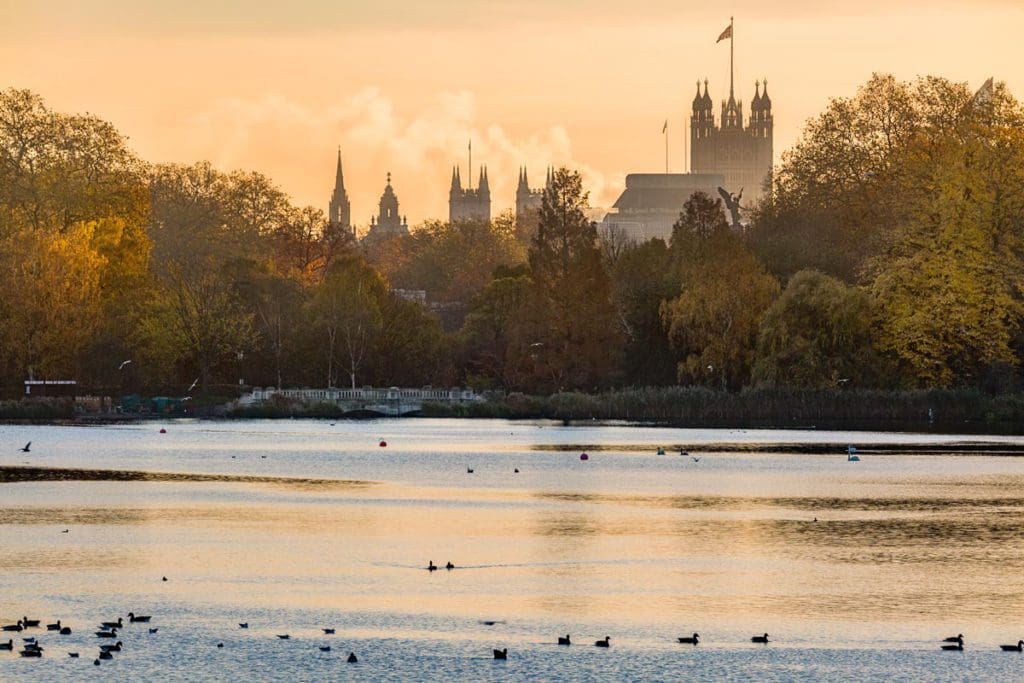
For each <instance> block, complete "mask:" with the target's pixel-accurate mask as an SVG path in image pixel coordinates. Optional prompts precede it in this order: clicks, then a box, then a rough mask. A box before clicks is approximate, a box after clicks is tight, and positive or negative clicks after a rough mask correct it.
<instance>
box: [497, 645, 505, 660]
mask: <svg viewBox="0 0 1024 683" xmlns="http://www.w3.org/2000/svg"><path fill="white" fill-rule="evenodd" d="M494 658H495V659H508V648H507V647H506V648H505V649H503V650H495V651H494Z"/></svg>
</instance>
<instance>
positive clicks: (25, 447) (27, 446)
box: [18, 441, 32, 453]
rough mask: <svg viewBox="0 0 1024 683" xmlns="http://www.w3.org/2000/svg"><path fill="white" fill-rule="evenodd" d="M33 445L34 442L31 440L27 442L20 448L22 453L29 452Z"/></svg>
mask: <svg viewBox="0 0 1024 683" xmlns="http://www.w3.org/2000/svg"><path fill="white" fill-rule="evenodd" d="M31 445H32V442H31V441H29V442H28V443H27V444H25V445H24V446H23V447H22V448H19V449H18V450H20V451H21V452H22V453H28V452H29V447H30V446H31Z"/></svg>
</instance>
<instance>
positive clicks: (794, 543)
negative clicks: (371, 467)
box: [0, 468, 1024, 632]
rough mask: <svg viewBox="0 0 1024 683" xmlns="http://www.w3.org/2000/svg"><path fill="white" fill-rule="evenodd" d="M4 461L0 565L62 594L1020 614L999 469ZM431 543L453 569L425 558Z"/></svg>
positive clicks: (905, 618) (808, 614)
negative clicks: (520, 484)
mask: <svg viewBox="0 0 1024 683" xmlns="http://www.w3.org/2000/svg"><path fill="white" fill-rule="evenodd" d="M12 470H19V472H17V473H15V474H11V471H12ZM2 473H6V474H5V475H4V476H7V477H9V478H8V479H7V480H6V481H18V482H19V483H18V484H5V485H4V486H5V487H13V486H17V487H32V486H36V487H39V488H37V489H35V490H36V491H38V492H39V495H38V496H32V495H28V494H24V495H22V497H20V498H18V499H17V502H14V503H11V502H8V503H6V504H5V506H4V507H0V545H2V546H3V547H4V548H5V552H4V553H3V554H0V571H3V572H24V571H27V570H30V571H32V572H35V573H37V574H44V575H45V576H46V580H45V583H46V585H47V591H49V592H51V593H61V594H68V595H72V596H74V595H78V594H93V593H102V592H104V591H109V592H111V594H128V595H147V596H151V597H153V596H155V597H157V598H159V599H161V600H167V599H176V600H182V601H189V600H197V599H201V600H202V601H203V602H204V603H208V604H223V605H225V607H226V608H230V609H232V610H236V611H241V612H244V611H245V610H246V609H255V608H256V607H260V608H267V607H271V606H280V607H282V608H283V607H302V606H305V607H309V608H321V609H328V608H330V609H338V610H365V611H374V612H395V613H422V614H435V615H436V614H444V615H455V616H460V617H465V618H479V617H481V616H489V617H500V618H507V619H518V620H526V619H538V620H547V621H557V622H561V621H571V620H573V619H589V620H595V621H607V622H616V621H626V622H637V623H639V622H643V623H663V624H665V625H666V626H667V625H672V626H673V627H674V626H675V625H677V624H699V623H707V621H708V620H709V619H711V618H712V617H713V618H714V619H715V620H718V621H720V622H721V623H730V624H732V623H735V624H743V625H746V624H748V623H749V622H750V621H751V620H752V619H756V620H758V621H759V623H765V624H779V623H785V624H787V625H788V628H790V629H799V628H801V626H800V624H802V623H804V622H807V623H812V622H815V621H816V620H833V621H835V620H838V621H846V622H850V623H851V624H854V625H853V626H851V629H853V630H855V631H856V630H857V629H858V628H860V629H864V631H865V632H866V631H867V630H868V629H869V628H873V627H874V624H876V623H877V622H879V621H886V620H891V621H895V622H901V623H913V622H924V623H943V622H944V621H945V620H947V619H948V618H949V616H950V614H951V613H952V612H955V614H956V615H957V618H958V619H960V620H964V621H971V620H975V621H977V622H978V623H984V624H1001V623H1011V622H1013V621H1014V620H1016V619H1019V615H1020V614H1022V613H1024V597H1022V591H1021V590H1020V589H1021V587H1022V581H1021V579H1020V575H1021V571H1022V569H1024V536H1022V534H1021V533H1020V532H1021V529H1022V527H1024V498H1021V497H1019V496H1016V495H1005V494H1009V493H1011V491H1009V490H1008V489H1007V488H1005V487H1002V486H1000V485H999V483H1000V482H992V486H988V485H986V484H983V483H980V482H978V481H975V482H974V483H973V485H974V487H976V489H977V490H978V494H979V495H978V496H977V497H970V496H968V495H965V494H964V491H963V490H959V489H957V488H956V487H947V486H946V484H945V483H942V484H941V485H940V486H937V487H933V488H932V489H929V490H927V491H923V490H921V489H920V487H918V488H915V489H914V492H913V493H914V495H908V496H900V495H898V492H899V490H900V487H899V486H898V485H895V486H892V485H890V486H887V488H886V489H885V491H884V492H883V493H885V494H886V495H881V496H878V497H871V496H864V495H860V493H859V492H858V491H857V490H852V491H851V492H850V496H848V497H841V496H806V497H800V496H789V495H787V496H771V495H760V496H744V495H735V496H730V495H707V496H701V495H637V494H631V493H628V492H626V493H614V492H593V491H588V492H573V491H562V492H539V491H532V490H511V489H508V490H493V489H492V490H479V489H454V488H425V487H424V488H416V487H409V486H405V487H402V486H396V485H391V484H378V485H374V486H367V485H365V484H364V483H359V482H349V481H344V480H326V481H324V480H315V479H300V480H291V479H287V478H281V477H236V476H219V475H178V474H175V475H169V476H167V477H164V476H163V475H147V476H146V477H144V478H141V479H132V478H128V479H125V478H122V477H120V476H117V477H114V481H107V480H103V476H100V475H97V476H92V475H90V477H92V478H90V477H85V476H84V475H80V474H79V473H77V472H74V473H72V474H70V475H66V476H65V474H66V473H65V474H61V475H54V476H53V477H51V476H50V475H49V474H44V475H42V476H37V477H36V478H35V479H31V478H29V477H28V476H27V475H25V474H24V472H21V471H20V468H2V469H0V474H2ZM19 476H21V477H24V478H22V479H16V477H19ZM12 477H13V478H12ZM54 478H56V479H61V481H60V483H56V482H54V481H52V479H54ZM69 479H70V480H71V481H69ZM31 482H35V483H31ZM53 487H57V488H53ZM60 487H67V488H63V489H62V488H60ZM6 490H7V492H11V491H15V490H16V489H11V488H7V489H6ZM17 490H20V491H23V492H24V491H30V490H32V489H17ZM55 491H63V492H64V493H65V494H66V495H65V496H64V497H63V498H62V499H61V500H55V499H53V497H52V495H53V492H55ZM925 493H932V494H936V495H925ZM1013 493H1016V492H1013ZM938 494H942V495H938ZM1004 495H1005V497H1004ZM48 496H51V497H48ZM97 496H102V497H105V498H106V499H107V500H105V501H104V503H103V504H102V505H100V504H97V501H96V497H97ZM815 517H817V521H814V519H815ZM63 527H67V528H68V529H69V533H68V534H62V533H61V529H62V528H63ZM429 560H433V561H434V562H435V563H436V564H439V565H443V564H444V563H445V562H447V561H449V560H451V561H452V562H454V563H455V564H456V565H457V569H456V570H455V571H452V572H447V571H443V570H442V571H440V572H436V573H428V572H426V571H425V570H424V567H425V565H426V563H427V562H428V561H429ZM162 576H169V577H170V581H169V582H167V583H164V582H161V581H159V577H162ZM37 589H38V582H23V583H19V584H16V585H15V586H14V589H13V592H12V594H11V595H10V596H9V598H10V599H11V600H12V601H13V603H17V600H18V599H19V598H20V599H26V600H27V599H29V598H28V597H26V596H29V595H31V594H32V593H33V591H35V590H37ZM13 603H12V604H13ZM858 624H859V625H858ZM765 628H768V626H765Z"/></svg>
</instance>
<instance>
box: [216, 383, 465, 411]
mask: <svg viewBox="0 0 1024 683" xmlns="http://www.w3.org/2000/svg"><path fill="white" fill-rule="evenodd" d="M482 400H484V399H483V397H482V396H481V395H480V394H478V393H476V392H475V391H473V390H472V389H459V388H455V389H433V388H427V389H400V388H398V387H389V388H387V389H374V388H371V387H364V388H362V389H336V388H332V389H275V388H274V387H267V388H265V389H259V388H257V389H253V390H252V391H251V392H249V393H248V394H243V395H242V396H240V397H239V398H238V400H237V401H236V403H235V405H237V406H238V407H240V408H245V407H249V406H256V405H259V404H261V403H264V402H267V401H285V402H289V403H298V404H302V405H303V406H313V405H316V404H318V403H329V404H333V405H336V406H338V407H340V408H341V409H343V410H344V411H345V412H346V413H371V414H376V415H386V416H389V417H398V416H401V415H410V414H414V413H418V412H419V411H420V410H421V409H422V408H423V404H424V403H425V402H431V403H474V402H477V401H482Z"/></svg>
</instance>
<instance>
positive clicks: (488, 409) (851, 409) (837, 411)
mask: <svg viewBox="0 0 1024 683" xmlns="http://www.w3.org/2000/svg"><path fill="white" fill-rule="evenodd" d="M423 414H424V415H425V416H435V417H441V416H447V417H498V418H511V419H554V420H593V419H596V420H631V421H640V422H655V423H661V424H671V425H679V426H744V427H752V426H763V427H780V428H781V427H819V428H822V427H843V428H861V429H869V428H880V427H887V428H901V429H917V430H920V429H929V428H939V429H953V428H971V427H973V428H978V429H980V428H985V429H996V430H998V431H1004V432H1024V395H1022V394H1006V395H999V396H993V395H990V394H986V393H984V392H980V391H974V390H927V391H875V390H862V391H858V390H834V391H833V390H829V391H818V390H797V389H750V390H747V391H743V392H739V393H729V392H723V391H715V390H712V389H708V388H705V387H650V388H642V389H622V390H617V391H609V392H605V393H601V394H583V393H577V392H571V393H558V394H553V395H552V396H548V397H539V396H526V395H523V394H509V395H507V396H504V397H498V398H493V399H492V400H490V401H487V402H483V403H478V404H463V405H442V404H427V405H424V408H423Z"/></svg>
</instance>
